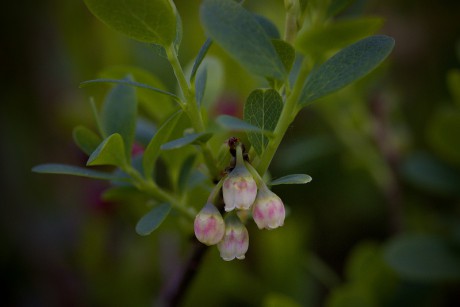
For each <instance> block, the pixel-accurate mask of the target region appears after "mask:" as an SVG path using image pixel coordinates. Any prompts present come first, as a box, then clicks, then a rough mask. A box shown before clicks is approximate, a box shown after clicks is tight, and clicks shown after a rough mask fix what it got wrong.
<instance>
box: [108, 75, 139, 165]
mask: <svg viewBox="0 0 460 307" xmlns="http://www.w3.org/2000/svg"><path fill="white" fill-rule="evenodd" d="M128 80H129V79H128ZM136 119H137V97H136V92H135V90H134V89H133V88H132V87H131V86H128V85H123V84H119V85H117V86H115V87H114V88H113V89H112V90H111V91H110V92H109V94H108V95H107V97H106V98H105V101H104V104H103V105H102V112H101V124H102V129H103V130H104V136H108V135H111V134H113V133H119V134H120V135H121V136H122V138H123V141H124V145H125V154H126V157H130V156H131V148H132V145H133V142H134V134H135V132H136Z"/></svg>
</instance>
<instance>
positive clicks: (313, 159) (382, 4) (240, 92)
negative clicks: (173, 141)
mask: <svg viewBox="0 0 460 307" xmlns="http://www.w3.org/2000/svg"><path fill="white" fill-rule="evenodd" d="M282 2H283V1H278V0H270V1H269V0H266V1H246V4H247V6H248V8H250V9H251V10H253V11H255V12H258V13H259V14H262V15H264V16H266V17H268V18H270V19H271V20H273V21H274V22H275V23H276V24H277V25H278V26H279V28H280V29H283V18H284V17H283V14H282V13H281V12H282V11H283V3H282ZM175 3H176V5H177V7H178V10H179V13H180V14H181V16H182V18H183V24H184V39H183V43H182V47H181V51H180V59H181V61H182V63H188V62H190V61H192V60H193V58H194V56H195V55H196V54H197V52H198V50H199V48H200V46H201V44H202V42H203V41H204V38H205V36H204V33H203V30H202V28H201V26H200V24H199V21H198V17H197V16H198V13H197V12H198V6H199V1H187V0H176V1H175ZM353 14H365V15H372V16H380V17H383V18H384V19H385V24H384V26H383V28H382V29H381V30H380V31H379V32H380V33H382V34H386V35H390V36H392V37H394V38H395V40H396V47H395V49H394V51H393V53H392V54H391V56H390V58H389V60H388V61H386V62H385V64H384V65H383V66H382V67H381V68H379V69H378V70H377V71H376V72H375V73H373V74H371V76H369V77H368V78H366V79H364V80H362V81H360V82H358V83H356V84H355V85H353V86H350V87H347V88H346V89H344V90H342V91H340V92H339V93H337V94H334V95H333V96H330V97H328V98H325V99H323V100H322V101H318V102H317V103H315V104H314V105H313V106H311V107H309V108H307V109H304V110H303V111H302V112H301V114H300V115H299V116H298V118H297V119H296V121H295V122H294V124H293V125H292V127H291V129H290V130H289V131H288V134H287V136H286V139H285V140H284V142H283V144H282V146H281V148H280V150H279V152H278V154H277V156H276V157H275V161H274V162H273V165H272V167H271V172H272V176H273V177H279V176H282V175H284V174H288V173H292V172H295V173H306V174H309V175H311V176H312V177H313V181H312V182H311V183H309V184H307V185H304V186H282V187H276V188H275V189H274V190H275V192H276V193H277V194H279V195H280V196H281V197H282V198H283V200H284V201H285V203H286V205H288V206H289V211H290V215H289V217H288V218H287V220H286V223H285V226H284V227H283V228H281V229H279V230H276V231H271V232H267V231H257V230H256V228H255V227H254V225H250V226H249V232H250V234H251V243H250V249H249V252H248V255H247V259H246V260H245V261H233V262H230V263H227V262H224V261H222V260H221V259H220V258H219V256H218V253H217V251H216V249H215V248H211V249H210V250H209V252H208V253H207V254H206V256H205V259H204V262H203V265H202V267H201V269H200V271H199V273H198V275H197V276H196V279H195V280H194V282H193V283H192V284H191V287H190V289H189V291H188V292H187V293H186V296H185V298H184V301H183V306H325V305H326V306H459V305H460V283H459V280H460V141H459V140H460V115H459V114H460V94H459V92H460V81H459V80H458V74H457V75H456V73H455V71H454V70H455V69H457V70H458V69H459V63H460V45H459V44H460V43H459V40H460V2H459V1H456V0H450V1H449V0H441V1H428V0H422V1H420V0H419V1H415V0H406V1H396V0H391V1H372V0H370V1H355V3H354V5H353V6H352V7H351V8H350V9H348V10H347V11H345V12H344V13H343V15H353ZM0 23H1V24H2V26H1V31H2V33H3V35H2V40H1V45H0V63H1V65H0V69H1V78H2V82H1V91H0V97H1V103H0V110H1V113H0V134H1V139H0V140H1V151H0V169H1V206H0V208H1V212H0V242H1V245H0V270H1V273H0V276H1V277H0V278H1V284H2V286H1V287H0V295H1V298H2V305H4V306H146V305H152V304H155V303H157V302H158V298H159V297H160V296H161V291H162V289H164V287H165V284H166V283H167V281H168V280H169V279H170V277H171V276H172V274H174V272H175V270H176V269H177V267H178V266H180V264H181V263H182V262H183V261H184V260H185V259H186V258H187V253H188V251H189V246H190V240H189V238H188V237H186V236H184V235H183V233H182V231H181V229H180V228H181V225H178V223H177V222H175V221H174V220H175V219H173V218H171V219H168V220H167V221H166V222H165V224H164V225H162V226H161V228H160V229H159V230H158V231H157V232H155V233H154V234H152V235H150V236H148V237H141V236H138V235H137V234H136V233H135V231H134V227H135V224H136V222H137V220H138V219H139V217H140V216H142V214H143V213H144V212H145V207H143V205H142V204H141V203H136V202H134V203H127V202H114V201H108V200H101V198H100V196H101V193H102V192H103V191H104V190H105V189H106V188H107V184H106V183H105V182H99V181H95V180H89V179H80V178H73V177H66V176H48V175H39V174H35V173H32V172H31V168H32V167H33V166H34V165H37V164H40V163H45V162H60V163H69V164H76V165H84V163H85V160H86V157H85V156H84V155H83V154H82V153H80V151H79V150H78V148H77V147H76V146H75V145H74V144H73V141H72V129H73V127H75V126H76V125H79V124H85V125H87V126H89V127H94V122H93V120H92V117H91V109H90V105H89V97H90V96H94V97H95V98H96V101H100V100H101V99H102V98H101V97H103V96H102V95H103V94H104V92H105V90H106V89H107V87H103V86H101V87H98V86H96V87H91V88H84V89H80V88H79V83H80V82H81V81H84V80H88V79H94V78H95V77H96V76H97V75H98V73H99V72H100V71H101V70H103V69H105V68H106V67H108V66H113V65H121V64H122V65H136V66H140V67H142V68H144V69H147V70H149V71H151V72H152V73H154V74H155V75H157V76H160V77H161V79H162V80H163V81H164V83H165V84H166V86H167V87H168V88H170V89H171V90H174V87H175V85H174V82H173V81H174V79H173V74H172V72H171V70H170V68H169V65H168V63H167V62H166V61H165V60H164V59H162V58H161V57H159V56H157V55H156V54H155V52H154V51H153V50H152V49H150V48H148V47H145V46H143V45H141V44H139V43H136V42H133V41H131V40H129V39H127V38H125V37H123V36H122V35H119V34H117V33H115V32H114V31H112V30H110V29H108V28H107V27H105V26H104V25H103V24H102V23H101V22H99V21H98V20H96V18H94V17H93V16H92V15H91V14H90V13H89V11H88V10H87V9H86V7H85V6H84V3H83V1H56V0H42V1H26V2H14V1H9V2H7V3H4V4H3V5H2V10H1V18H0ZM213 48H214V49H213V50H212V53H213V54H214V55H215V56H222V57H223V62H224V64H225V65H224V72H225V82H224V86H223V91H222V93H221V94H220V95H219V96H218V98H217V99H218V101H217V104H216V105H215V106H214V108H215V110H214V111H215V112H217V113H218V112H229V113H233V114H238V112H240V110H241V105H242V103H243V102H244V99H245V97H247V95H248V93H249V92H250V91H251V89H253V88H254V87H256V86H257V80H254V79H251V78H250V77H249V79H247V78H246V77H245V76H246V72H245V71H244V70H242V69H241V68H240V67H239V66H238V65H235V64H234V63H233V62H231V61H230V60H229V59H228V57H226V56H225V54H223V53H222V52H221V51H220V50H219V49H218V48H216V47H213ZM453 71H454V72H453ZM241 76H243V77H241ZM456 78H457V79H456ZM200 205H201V204H197V205H196V206H197V207H198V206H200Z"/></svg>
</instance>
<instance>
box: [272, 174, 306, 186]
mask: <svg viewBox="0 0 460 307" xmlns="http://www.w3.org/2000/svg"><path fill="white" fill-rule="evenodd" d="M310 181H311V177H310V176H308V175H305V174H292V175H287V176H283V177H281V178H278V179H275V180H273V181H272V182H270V185H278V184H305V183H309V182H310Z"/></svg>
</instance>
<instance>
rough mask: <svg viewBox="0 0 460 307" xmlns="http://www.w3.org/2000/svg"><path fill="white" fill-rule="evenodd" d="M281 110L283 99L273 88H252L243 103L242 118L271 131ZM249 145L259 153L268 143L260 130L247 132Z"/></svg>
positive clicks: (261, 128) (260, 153)
mask: <svg viewBox="0 0 460 307" xmlns="http://www.w3.org/2000/svg"><path fill="white" fill-rule="evenodd" d="M282 110H283V100H282V98H281V96H280V95H279V94H278V92H277V91H275V90H273V89H257V90H254V91H253V92H252V93H251V94H250V95H249V97H248V99H247V100H246V103H245V105H244V116H243V118H244V120H245V121H246V122H248V123H249V124H251V125H254V126H257V127H259V128H260V130H261V131H263V130H267V131H273V130H274V129H275V127H276V124H277V123H278V119H279V117H280V115H281V111H282ZM248 138H249V141H250V142H251V145H252V146H254V149H255V150H256V152H257V153H258V154H259V155H262V153H263V152H264V150H265V147H266V146H267V144H268V137H267V136H266V135H265V134H264V133H262V132H248Z"/></svg>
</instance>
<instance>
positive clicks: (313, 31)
mask: <svg viewBox="0 0 460 307" xmlns="http://www.w3.org/2000/svg"><path fill="white" fill-rule="evenodd" d="M348 2H349V1H343V0H329V1H319V0H316V1H302V0H285V1H284V4H285V12H284V14H285V26H284V34H283V35H281V34H280V32H279V30H278V28H277V26H276V25H275V24H274V23H273V22H272V21H270V20H269V19H267V18H265V17H263V16H260V15H257V14H255V13H253V12H250V11H249V10H247V9H246V8H245V3H243V2H238V1H233V0H204V1H202V3H201V6H200V11H199V12H197V14H198V13H199V15H200V20H201V24H202V26H203V28H204V31H205V33H206V35H207V37H208V38H207V39H206V40H205V41H204V42H203V45H202V47H201V49H200V50H199V52H198V54H197V56H196V58H195V61H194V63H193V66H192V68H191V70H190V71H189V72H187V71H186V69H185V68H184V66H183V64H182V63H180V61H179V58H178V54H179V52H180V50H181V40H182V34H183V31H182V22H181V18H180V14H179V13H180V12H178V11H177V9H176V7H175V5H174V2H173V1H172V0H148V1H146V0H130V1H124V0H85V3H86V5H87V7H88V9H89V10H90V11H91V12H92V13H93V14H94V15H95V16H96V17H97V18H98V19H100V20H101V21H102V22H103V23H105V24H106V25H107V26H108V27H110V28H112V29H114V30H116V31H118V32H120V33H122V34H124V35H127V36H128V37H130V38H131V39H134V40H137V41H140V42H142V43H145V44H148V45H150V46H153V47H154V48H153V49H152V50H154V51H155V52H158V53H159V54H160V55H162V56H163V57H165V58H166V59H167V60H168V61H169V63H170V66H171V69H172V71H173V72H174V76H175V77H176V81H177V85H178V86H177V91H169V90H166V89H165V88H164V87H162V86H158V85H157V84H155V79H151V78H150V79H149V78H147V77H146V76H145V74H142V73H141V70H137V69H132V70H129V69H127V70H126V71H122V72H121V71H117V72H113V71H112V72H108V73H107V74H106V75H104V78H101V79H95V80H90V81H85V82H83V83H82V86H89V85H95V84H99V83H109V84H114V87H113V88H112V89H111V90H110V91H109V92H108V94H107V96H106V98H105V100H104V102H103V103H102V107H101V108H100V109H98V107H97V106H96V103H95V102H92V106H93V112H94V116H95V120H96V123H97V127H98V131H97V132H94V131H92V130H90V129H88V128H86V127H83V126H79V127H77V128H75V130H74V134H73V137H74V140H75V143H76V144H77V146H78V147H79V148H80V149H81V150H82V151H83V152H84V153H85V154H87V155H88V160H87V163H86V167H80V166H70V165H63V164H43V165H39V166H37V167H35V168H34V171H35V172H39V173H54V174H67V175H75V176H83V177H90V178H94V179H102V180H109V181H110V182H111V184H112V185H113V188H112V189H117V188H120V187H129V188H132V189H136V190H137V191H139V192H141V193H143V194H144V195H145V196H146V197H147V198H148V199H149V201H148V205H149V206H151V207H150V208H148V209H146V211H147V212H146V214H145V215H144V216H143V217H142V218H140V220H139V222H138V224H137V225H136V231H137V232H138V233H139V234H140V235H149V234H150V233H152V232H153V231H154V230H155V229H157V228H158V227H159V226H160V224H161V223H162V222H163V221H164V220H165V219H166V218H167V217H168V216H169V215H170V213H171V212H175V213H176V214H174V215H172V214H171V216H170V218H178V217H180V218H185V219H187V220H188V221H189V224H190V229H189V230H190V233H192V229H194V232H195V236H196V238H197V239H198V240H199V241H200V242H202V243H204V244H205V245H217V248H218V249H219V251H220V254H221V257H222V258H223V259H224V260H232V259H235V258H237V259H243V258H244V257H245V253H246V251H247V249H248V246H249V237H250V236H249V233H248V230H247V229H246V226H245V225H247V223H251V221H252V220H253V221H254V222H255V223H256V225H257V226H258V228H260V229H274V228H277V227H280V226H282V225H283V224H284V223H285V216H286V210H285V206H284V204H283V201H282V200H281V198H280V197H279V196H277V195H276V194H274V193H273V192H272V191H271V190H270V188H271V186H273V185H277V184H305V183H308V182H309V181H310V180H311V177H310V176H308V175H305V174H287V175H286V176H284V177H281V178H277V179H275V180H271V178H270V176H269V174H268V170H269V167H270V164H271V162H272V159H273V157H274V156H275V153H276V151H277V149H278V147H279V145H280V143H281V141H282V140H283V137H284V136H285V134H286V132H287V130H288V127H289V126H290V125H291V124H292V122H293V121H294V119H295V118H296V116H297V114H298V113H299V112H300V111H301V110H302V109H303V108H305V107H308V106H309V105H310V104H311V103H312V102H315V101H317V100H318V99H320V98H322V97H325V96H326V95H329V94H331V93H333V92H336V91H338V90H339V89H341V88H343V87H345V86H347V85H349V84H350V83H352V82H354V81H356V80H358V79H360V78H362V77H364V76H365V75H367V74H368V73H369V72H371V71H372V70H374V69H375V68H376V67H377V66H379V65H380V64H381V63H382V61H383V60H385V58H386V57H387V56H388V55H389V54H390V52H391V51H392V49H393V47H394V40H393V39H392V38H391V37H388V36H385V35H373V34H374V33H375V32H376V31H377V30H378V28H379V27H380V25H381V20H380V19H378V18H352V19H344V20H340V21H335V19H334V16H335V15H337V14H338V13H339V12H340V11H341V10H342V9H343V8H344V7H345V6H346V5H347V3H348ZM213 45H218V46H219V47H220V48H222V49H223V50H224V51H225V52H227V53H228V55H229V56H230V57H231V58H232V59H233V60H234V61H235V62H237V63H239V65H241V66H242V67H243V68H244V69H246V70H247V71H248V72H249V73H251V74H253V75H254V76H256V77H258V79H257V80H259V87H258V88H255V89H254V90H253V91H252V92H251V93H250V94H249V96H248V97H247V99H246V101H245V104H244V111H243V117H242V118H237V117H233V116H229V115H219V116H217V117H212V116H210V112H209V106H208V105H207V104H205V103H203V100H204V97H205V96H206V90H207V88H206V86H207V84H209V82H207V76H208V68H209V67H208V65H206V56H207V53H208V50H209V49H210V48H212V47H213ZM149 80H153V81H152V82H149ZM152 94H155V95H154V96H153V97H154V99H150V98H151V97H152ZM141 117H142V118H143V120H145V118H150V120H151V121H152V122H153V123H154V124H155V125H156V127H157V129H156V131H155V132H154V133H153V136H151V137H150V138H149V139H148V140H147V141H144V142H143V141H142V140H141V139H140V137H139V133H138V130H139V127H140V125H139V122H140V118H141ZM232 135H238V137H233V136H232ZM139 144H141V145H142V144H143V145H144V146H143V151H142V154H140V155H134V154H133V146H134V147H135V146H139ZM158 160H162V161H163V162H164V164H165V165H166V174H162V175H164V176H166V177H167V178H168V180H169V183H170V184H164V183H162V182H159V181H158V180H157V177H158V173H157V164H158V163H157V162H158ZM94 166H109V168H108V169H109V170H110V167H112V171H101V170H100V169H94V168H93V167H94ZM105 170H107V168H105ZM206 199H207V200H206ZM196 201H202V203H201V204H200V205H199V208H197V204H196V203H195V202H196ZM192 223H193V224H194V227H193V226H192ZM200 244H201V243H200ZM203 246H204V245H203Z"/></svg>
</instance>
